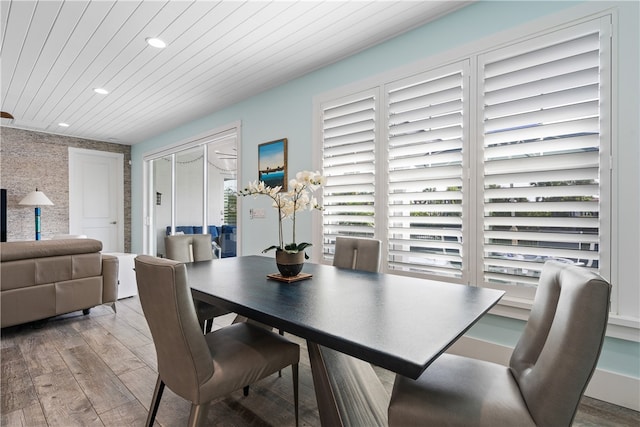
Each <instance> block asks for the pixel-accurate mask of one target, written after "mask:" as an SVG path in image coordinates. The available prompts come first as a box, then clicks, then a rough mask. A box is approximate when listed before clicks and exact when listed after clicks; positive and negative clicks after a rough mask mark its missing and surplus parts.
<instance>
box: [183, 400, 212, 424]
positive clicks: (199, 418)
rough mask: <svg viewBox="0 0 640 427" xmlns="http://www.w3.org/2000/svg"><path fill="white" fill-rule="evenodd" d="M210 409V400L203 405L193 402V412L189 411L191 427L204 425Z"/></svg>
mask: <svg viewBox="0 0 640 427" xmlns="http://www.w3.org/2000/svg"><path fill="white" fill-rule="evenodd" d="M208 409H209V402H207V403H203V404H201V405H196V404H195V403H192V404H191V413H189V423H188V424H187V425H188V426H189V427H198V426H200V425H204V423H205V421H206V420H207V411H208Z"/></svg>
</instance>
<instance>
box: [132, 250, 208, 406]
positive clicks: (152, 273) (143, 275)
mask: <svg viewBox="0 0 640 427" xmlns="http://www.w3.org/2000/svg"><path fill="white" fill-rule="evenodd" d="M135 267H136V279H137V284H138V294H139V298H140V304H141V305H142V311H143V312H144V316H145V318H146V319H147V323H148V324H149V330H150V331H151V335H152V337H153V343H154V345H155V348H156V354H157V358H158V374H159V376H160V378H161V379H162V381H163V382H164V383H165V384H166V385H167V386H169V388H170V389H171V390H173V391H174V392H175V393H176V394H178V395H179V396H181V397H183V398H185V399H187V400H190V401H191V402H198V401H199V386H200V384H202V383H204V382H205V381H206V380H208V379H209V378H211V376H212V375H213V370H214V369H213V363H212V359H211V353H210V351H209V347H208V346H207V343H206V341H205V338H204V335H203V334H202V330H201V329H200V325H199V324H198V318H197V317H196V312H195V309H194V307H193V299H192V297H191V289H190V288H189V286H188V284H187V270H186V267H185V265H184V264H183V263H181V262H177V261H172V260H168V259H161V258H156V257H151V256H148V255H139V256H137V257H136V259H135Z"/></svg>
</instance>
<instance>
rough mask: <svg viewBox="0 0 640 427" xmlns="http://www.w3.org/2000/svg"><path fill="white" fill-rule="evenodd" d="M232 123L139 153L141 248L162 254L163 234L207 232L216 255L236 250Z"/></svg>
mask: <svg viewBox="0 0 640 427" xmlns="http://www.w3.org/2000/svg"><path fill="white" fill-rule="evenodd" d="M237 164H238V128H235V127H234V128H232V129H228V130H225V131H223V132H217V133H213V134H211V135H208V136H206V137H203V138H198V139H196V140H194V141H191V142H187V143H182V144H179V145H176V146H173V147H170V148H167V149H165V150H162V151H160V152H158V153H154V154H149V155H147V156H145V169H146V184H145V190H146V191H145V193H146V195H147V203H146V209H145V218H146V221H145V223H146V227H145V253H147V254H151V255H155V256H159V257H166V251H165V247H164V238H165V236H168V235H175V234H209V235H211V239H212V250H213V252H214V255H215V256H217V257H232V256H236V255H237V253H238V247H237V240H238V239H237V234H238V233H237V225H238V224H237V220H236V218H237V217H236V196H235V192H236V188H237V181H236V180H237V174H238V171H237Z"/></svg>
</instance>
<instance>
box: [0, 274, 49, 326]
mask: <svg viewBox="0 0 640 427" xmlns="http://www.w3.org/2000/svg"><path fill="white" fill-rule="evenodd" d="M0 303H1V304H0V324H1V325H2V327H3V328H4V327H6V326H13V325H19V324H21V323H26V322H32V321H34V320H39V319H44V318H47V317H51V316H55V315H56V289H55V285H54V284H53V283H50V284H47V285H40V286H31V287H28V288H22V289H12V290H9V291H5V290H3V291H2V298H0Z"/></svg>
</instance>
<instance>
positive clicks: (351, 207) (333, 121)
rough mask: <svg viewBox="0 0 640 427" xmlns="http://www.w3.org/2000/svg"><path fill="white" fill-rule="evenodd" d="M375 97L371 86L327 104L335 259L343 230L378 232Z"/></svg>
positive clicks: (330, 246)
mask: <svg viewBox="0 0 640 427" xmlns="http://www.w3.org/2000/svg"><path fill="white" fill-rule="evenodd" d="M376 102H377V96H376V92H375V91H367V92H364V93H359V94H356V95H353V96H349V97H345V98H342V99H339V100H336V101H332V102H329V103H326V104H325V105H323V106H322V112H321V115H322V141H323V148H322V159H323V174H324V176H325V177H327V184H326V185H325V186H324V187H323V206H324V212H323V250H322V252H323V258H324V259H325V260H332V259H333V253H334V249H335V240H336V236H338V235H343V236H358V237H373V236H374V228H375V220H376V212H375V209H376V203H375V177H376V170H375V167H376V149H375V133H376Z"/></svg>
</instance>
